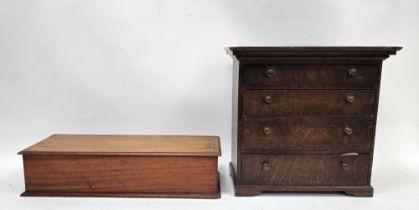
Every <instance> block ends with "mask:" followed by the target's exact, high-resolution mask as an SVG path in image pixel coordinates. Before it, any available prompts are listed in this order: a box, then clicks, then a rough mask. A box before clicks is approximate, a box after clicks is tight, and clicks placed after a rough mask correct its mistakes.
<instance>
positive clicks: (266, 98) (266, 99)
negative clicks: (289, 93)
mask: <svg viewBox="0 0 419 210" xmlns="http://www.w3.org/2000/svg"><path fill="white" fill-rule="evenodd" d="M265 103H267V104H270V103H272V97H271V96H265Z"/></svg>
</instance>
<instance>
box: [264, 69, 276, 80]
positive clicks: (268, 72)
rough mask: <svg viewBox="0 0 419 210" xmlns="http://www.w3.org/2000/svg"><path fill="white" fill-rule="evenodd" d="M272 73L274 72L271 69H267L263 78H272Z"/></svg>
mask: <svg viewBox="0 0 419 210" xmlns="http://www.w3.org/2000/svg"><path fill="white" fill-rule="evenodd" d="M273 73H274V70H272V69H268V70H266V71H265V76H266V77H267V78H272V74H273Z"/></svg>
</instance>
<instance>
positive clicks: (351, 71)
mask: <svg viewBox="0 0 419 210" xmlns="http://www.w3.org/2000/svg"><path fill="white" fill-rule="evenodd" d="M348 74H349V75H350V76H352V77H356V76H358V70H356V68H352V69H349V70H348Z"/></svg>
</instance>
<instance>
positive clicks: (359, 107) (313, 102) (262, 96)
mask: <svg viewBox="0 0 419 210" xmlns="http://www.w3.org/2000/svg"><path fill="white" fill-rule="evenodd" d="M375 100H376V91H374V90H247V91H245V92H244V94H243V110H244V114H245V115H250V116H252V115H267V116H269V115H275V116H298V115H302V116H305V115H322V116H336V115H337V116H351V117H373V116H374V113H375V112H374V110H375Z"/></svg>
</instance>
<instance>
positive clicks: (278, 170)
mask: <svg viewBox="0 0 419 210" xmlns="http://www.w3.org/2000/svg"><path fill="white" fill-rule="evenodd" d="M345 163H346V164H348V166H347V167H348V168H344V167H342V164H345ZM243 165H244V167H243V174H244V175H243V183H244V184H255V185H278V186H336V185H338V186H339V185H341V186H364V185H367V184H368V167H369V156H368V155H356V156H343V157H342V156H341V155H259V154H257V155H253V154H250V155H244V156H243Z"/></svg>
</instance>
